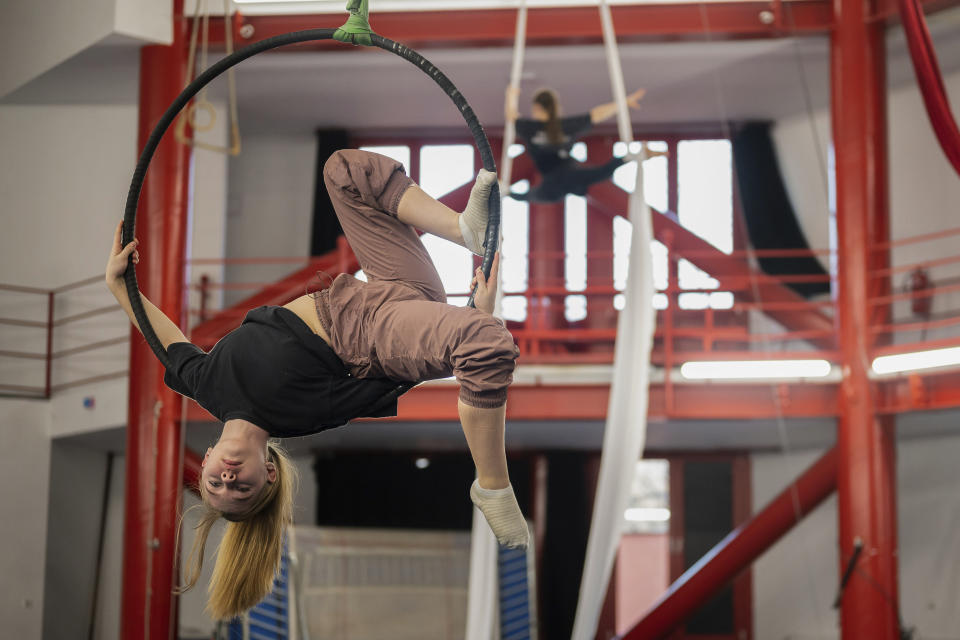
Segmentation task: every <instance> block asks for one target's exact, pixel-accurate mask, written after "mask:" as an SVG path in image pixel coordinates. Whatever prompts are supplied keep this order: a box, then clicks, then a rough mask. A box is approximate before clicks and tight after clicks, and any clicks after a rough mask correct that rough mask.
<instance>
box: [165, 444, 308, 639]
mask: <svg viewBox="0 0 960 640" xmlns="http://www.w3.org/2000/svg"><path fill="white" fill-rule="evenodd" d="M267 460H268V461H269V462H272V463H273V464H274V466H276V469H277V477H276V480H275V481H274V482H268V483H266V484H264V487H263V489H262V490H261V491H260V494H259V495H258V496H257V497H256V498H255V499H254V500H253V501H252V504H251V505H250V508H249V509H247V510H246V511H245V512H243V513H231V514H226V513H223V512H222V511H218V510H216V509H214V508H213V507H211V506H210V505H209V504H208V503H207V500H206V496H205V492H204V489H203V483H202V482H201V483H200V495H201V497H203V498H204V502H203V505H197V507H196V508H202V509H204V511H203V514H202V516H201V517H200V522H199V523H197V525H196V527H194V529H195V530H196V532H197V533H196V538H194V541H193V547H192V548H191V549H190V557H189V559H188V560H187V571H186V575H185V577H184V584H183V586H182V587H180V589H178V590H177V593H183V592H184V591H187V590H188V589H191V588H193V586H194V585H196V584H197V580H199V579H200V571H201V569H202V568H203V552H204V549H205V548H206V546H207V537H208V536H209V535H210V530H211V529H212V528H213V525H214V524H216V522H217V520H218V519H220V518H221V517H222V518H224V519H226V520H227V521H228V522H227V529H226V531H225V532H224V534H223V540H221V542H220V545H219V547H218V548H217V560H216V562H215V564H214V567H213V576H212V577H211V578H210V586H209V587H208V588H207V594H208V596H209V598H208V600H207V611H209V612H210V614H211V615H212V616H213V617H214V618H215V619H217V620H224V619H228V618H233V617H236V616H238V615H240V614H241V613H243V612H244V611H246V610H248V609H250V608H251V607H253V606H254V605H255V604H257V603H258V602H260V601H261V600H263V598H264V597H266V595H267V594H268V593H270V588H271V586H272V585H273V578H274V576H275V575H276V573H277V571H278V570H279V568H280V557H281V555H282V552H283V533H284V531H285V530H286V527H287V525H288V524H291V523H292V522H293V496H294V494H295V493H296V484H297V480H298V474H297V468H296V467H295V466H294V465H293V463H292V462H291V461H290V458H289V457H288V456H287V454H286V452H284V451H283V449H281V448H280V446H279V445H278V444H277V443H274V442H268V443H267Z"/></svg>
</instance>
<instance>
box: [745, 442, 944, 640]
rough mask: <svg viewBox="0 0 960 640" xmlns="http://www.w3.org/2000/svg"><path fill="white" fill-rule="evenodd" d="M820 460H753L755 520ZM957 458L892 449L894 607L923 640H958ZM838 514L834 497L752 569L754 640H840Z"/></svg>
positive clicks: (803, 456)
mask: <svg viewBox="0 0 960 640" xmlns="http://www.w3.org/2000/svg"><path fill="white" fill-rule="evenodd" d="M821 453H822V452H803V453H798V454H795V455H791V456H786V455H781V454H757V455H754V456H752V457H751V460H752V482H753V508H754V511H755V512H756V511H757V510H759V509H761V508H763V506H764V505H765V504H766V503H767V502H768V501H769V500H770V499H771V498H772V497H773V496H775V495H776V494H777V493H779V492H780V491H782V490H783V489H784V488H785V487H786V486H787V483H789V482H790V481H791V480H793V479H794V478H795V477H796V476H797V475H799V474H800V473H801V472H802V471H803V470H804V469H806V468H807V467H809V466H810V464H812V463H813V462H814V461H815V460H816V459H817V458H818V457H819V456H820V455H821ZM958 456H960V437H958V436H951V437H937V438H926V439H915V440H906V441H905V440H902V439H901V440H900V442H899V445H898V449H897V502H898V505H897V506H898V523H897V526H898V527H899V542H900V546H899V550H898V554H899V570H900V604H901V611H902V617H903V621H904V624H905V625H906V626H907V627H916V629H917V636H918V637H921V638H955V637H957V629H960V610H958V609H957V607H956V603H957V601H958V599H960V577H958V574H957V571H956V567H957V566H958V565H960V537H958V536H957V535H956V531H957V527H958V526H960V491H958V489H960V468H958V467H957V464H956V460H957V458H958ZM836 514H837V501H836V495H834V496H832V497H831V498H830V499H828V500H827V501H826V502H825V503H824V504H823V505H821V506H820V507H819V508H818V509H817V510H816V511H814V512H813V513H811V514H810V515H809V516H807V518H806V519H805V520H804V521H803V522H802V523H801V524H800V525H798V526H797V527H796V528H794V529H793V530H792V531H791V532H790V533H789V534H787V536H785V537H784V538H783V539H782V540H781V541H780V542H778V543H777V544H776V545H775V546H774V547H772V548H771V549H770V550H769V551H767V553H766V554H764V555H763V556H762V557H761V558H760V559H759V560H758V561H757V562H756V563H755V564H754V569H753V597H754V601H753V605H754V606H753V610H754V633H755V637H757V638H763V639H765V640H767V639H770V640H774V639H779V638H795V639H796V638H804V639H810V640H813V639H815V638H837V637H838V631H837V616H836V613H835V612H834V611H833V609H832V603H833V599H834V597H835V595H836V591H837V586H838V581H839V575H840V570H841V569H840V566H839V560H838V553H837V544H838V541H837V515H836Z"/></svg>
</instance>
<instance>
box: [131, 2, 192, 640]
mask: <svg viewBox="0 0 960 640" xmlns="http://www.w3.org/2000/svg"><path fill="white" fill-rule="evenodd" d="M173 12H174V13H173V15H174V19H173V44H172V45H171V46H147V47H144V48H143V49H142V50H141V54H140V112H139V146H140V148H142V147H143V145H144V143H145V141H146V139H147V137H148V136H149V134H150V132H151V130H152V129H153V126H154V124H155V123H156V121H157V120H158V119H159V117H160V115H161V114H162V113H163V112H164V110H165V109H166V108H167V106H168V105H169V104H170V103H171V102H172V101H173V99H174V98H175V97H176V96H177V94H179V93H180V90H181V89H182V88H183V85H184V84H185V80H186V77H185V69H186V62H187V53H186V42H187V33H186V28H187V22H186V21H185V20H184V19H183V17H182V16H183V2H182V0H175V2H174V4H173ZM189 168H190V148H189V147H188V146H186V145H183V144H180V143H178V142H177V141H176V140H175V139H174V138H173V136H167V137H166V138H165V139H164V141H163V142H161V144H160V146H159V148H158V149H157V153H156V155H155V156H154V159H153V162H152V164H151V169H150V172H149V174H148V175H147V179H146V181H145V183H144V186H143V192H142V194H141V196H140V208H139V211H138V220H137V221H138V224H137V237H138V238H139V239H140V254H141V256H142V259H141V261H140V265H139V266H138V268H137V277H138V281H139V283H140V286H141V288H142V289H143V291H144V293H145V294H146V295H148V296H149V297H150V298H151V299H152V300H153V302H154V303H155V304H156V305H157V307H159V308H160V310H161V311H163V312H164V313H166V314H167V316H169V317H170V318H173V319H174V320H175V321H177V320H180V319H181V316H182V315H183V310H184V305H183V297H184V286H183V285H184V257H185V255H184V254H185V247H186V229H187V209H188V207H187V204H188V184H189ZM130 372H131V375H130V386H129V389H130V390H129V402H128V412H129V418H128V420H129V423H128V427H127V444H126V454H127V455H126V458H127V464H126V491H125V499H124V539H123V589H122V593H123V596H122V598H123V600H122V605H121V608H120V610H121V614H120V636H121V637H123V638H144V639H149V640H168V639H169V638H172V637H174V633H175V628H176V612H177V601H176V598H175V597H174V595H173V585H174V584H175V583H176V579H175V578H176V576H175V567H176V559H177V553H176V539H177V535H176V534H177V526H178V524H179V523H178V520H177V514H178V512H179V507H180V497H181V490H182V486H183V484H182V483H183V476H182V470H181V454H182V451H183V444H182V440H181V429H180V424H179V407H180V399H179V396H177V394H176V393H174V392H173V391H171V390H169V389H167V388H166V387H165V386H164V384H163V369H162V366H161V365H160V363H159V362H157V359H156V358H155V357H154V355H153V353H152V352H151V351H150V348H149V347H148V346H147V344H146V342H145V341H144V340H143V338H141V336H140V334H139V333H138V332H137V331H136V329H132V330H131V346H130Z"/></svg>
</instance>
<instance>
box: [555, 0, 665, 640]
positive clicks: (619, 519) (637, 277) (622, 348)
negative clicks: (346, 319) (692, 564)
mask: <svg viewBox="0 0 960 640" xmlns="http://www.w3.org/2000/svg"><path fill="white" fill-rule="evenodd" d="M600 12H601V19H602V22H603V31H604V42H605V44H606V47H607V62H608V64H609V67H610V80H611V83H612V84H613V90H614V95H615V97H616V100H617V104H618V105H619V107H620V108H619V114H618V116H619V117H618V124H619V127H620V138H621V140H622V141H623V142H627V143H629V142H630V141H631V140H632V133H631V130H630V120H629V115H628V113H627V105H626V92H625V90H624V86H623V73H622V71H621V69H620V58H619V55H618V54H617V48H616V39H615V36H614V32H613V21H612V20H611V18H610V9H609V7H608V6H607V4H606V0H601V5H600ZM629 207H630V211H629V219H630V222H631V223H632V233H631V237H630V263H629V268H628V274H627V287H626V290H625V291H624V297H625V299H626V300H625V305H624V308H623V310H622V311H621V312H620V317H619V320H618V322H617V346H616V351H615V355H614V365H613V380H612V382H611V385H610V402H609V405H608V408H607V424H606V428H605V430H604V434H603V454H602V456H601V458H600V477H599V479H598V482H597V494H596V497H595V498H594V506H593V518H592V520H591V523H590V537H589V539H588V541H587V553H586V558H585V560H584V565H583V577H582V579H581V581H580V599H579V602H578V606H577V615H576V619H575V621H574V626H573V640H593V638H594V637H595V635H596V629H597V623H598V622H599V619H600V611H601V609H602V608H603V601H604V597H605V595H606V593H607V585H608V583H609V582H610V575H611V573H612V571H613V561H614V559H615V558H616V554H617V549H618V548H619V546H620V535H621V532H622V526H623V513H624V511H625V510H626V508H627V506H628V504H629V500H630V486H631V482H632V480H633V476H634V473H635V470H636V462H637V460H638V459H639V457H640V455H641V452H642V450H643V443H644V439H645V437H646V431H647V402H648V386H649V383H650V350H651V348H652V346H653V332H654V329H655V325H656V313H655V311H654V309H653V294H654V288H653V263H652V258H651V253H650V243H651V241H652V240H653V225H652V222H651V218H650V207H648V206H647V203H646V200H645V199H644V195H643V163H642V162H638V163H637V182H636V187H635V188H634V191H633V194H631V196H630V205H629Z"/></svg>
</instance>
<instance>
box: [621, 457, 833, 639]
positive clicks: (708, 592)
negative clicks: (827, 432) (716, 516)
mask: <svg viewBox="0 0 960 640" xmlns="http://www.w3.org/2000/svg"><path fill="white" fill-rule="evenodd" d="M836 488H837V451H836V448H834V449H830V451H828V452H827V453H825V454H824V455H823V457H821V458H820V459H819V460H818V461H817V462H816V463H814V465H813V466H812V467H810V468H809V469H807V470H806V471H804V472H803V475H801V476H800V477H799V478H797V480H796V482H794V483H793V484H792V485H791V486H789V487H787V488H786V489H785V490H784V491H783V492H782V493H781V494H780V495H778V496H777V497H776V498H774V499H773V502H771V503H770V504H768V505H767V506H766V507H764V509H763V511H761V512H760V513H758V514H757V515H755V516H754V517H753V518H752V519H751V520H750V521H749V522H747V523H746V524H744V525H741V526H740V527H737V529H735V530H734V531H733V532H732V533H730V535H728V536H727V537H726V538H724V539H723V540H721V541H720V542H719V543H718V544H717V545H716V546H715V547H714V548H713V549H711V550H710V551H709V552H708V553H707V554H706V555H705V556H703V557H702V558H701V559H700V560H699V561H698V562H697V563H696V564H694V565H693V566H692V567H690V568H689V569H687V571H686V572H685V573H684V574H683V575H682V576H680V577H679V578H677V581H676V582H674V583H673V584H672V585H670V588H669V589H668V590H667V593H666V594H664V595H663V597H661V598H660V600H658V601H657V603H656V604H655V605H653V607H652V608H651V609H650V610H649V611H648V612H647V613H646V614H645V615H644V616H643V617H642V618H641V619H640V621H639V622H637V623H636V624H635V625H634V626H633V627H632V628H631V629H630V630H629V631H627V632H626V633H625V634H624V635H623V636H621V640H655V639H656V638H661V637H663V636H665V635H666V634H668V633H669V632H670V631H671V630H673V629H674V628H676V627H677V626H678V625H680V624H681V623H682V622H683V621H684V620H685V619H686V618H688V617H689V616H690V615H691V614H692V613H694V612H695V611H696V610H697V609H698V608H699V607H700V606H702V605H703V604H705V603H706V601H707V600H708V599H709V598H711V597H712V596H713V595H714V594H715V593H717V592H718V591H719V590H720V589H722V588H723V586H724V585H726V584H727V583H728V582H729V581H730V580H732V579H733V578H734V577H735V576H736V575H737V574H738V573H740V571H742V570H743V569H745V568H746V567H747V566H748V565H749V564H750V563H751V562H753V561H754V560H756V559H757V558H758V557H760V555H761V554H763V552H764V551H766V550H767V549H769V548H770V547H771V546H772V545H773V544H774V543H775V542H776V541H777V540H779V539H780V538H781V537H782V536H783V535H784V534H785V533H786V532H787V531H789V530H790V529H792V528H793V527H794V525H796V524H797V523H798V522H800V520H801V519H802V518H803V517H804V516H806V515H807V514H808V513H810V512H811V511H813V510H814V509H815V508H816V507H817V505H819V504H820V503H821V502H823V500H825V499H826V498H827V496H829V495H830V494H831V493H833V491H834V490H835V489H836Z"/></svg>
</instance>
